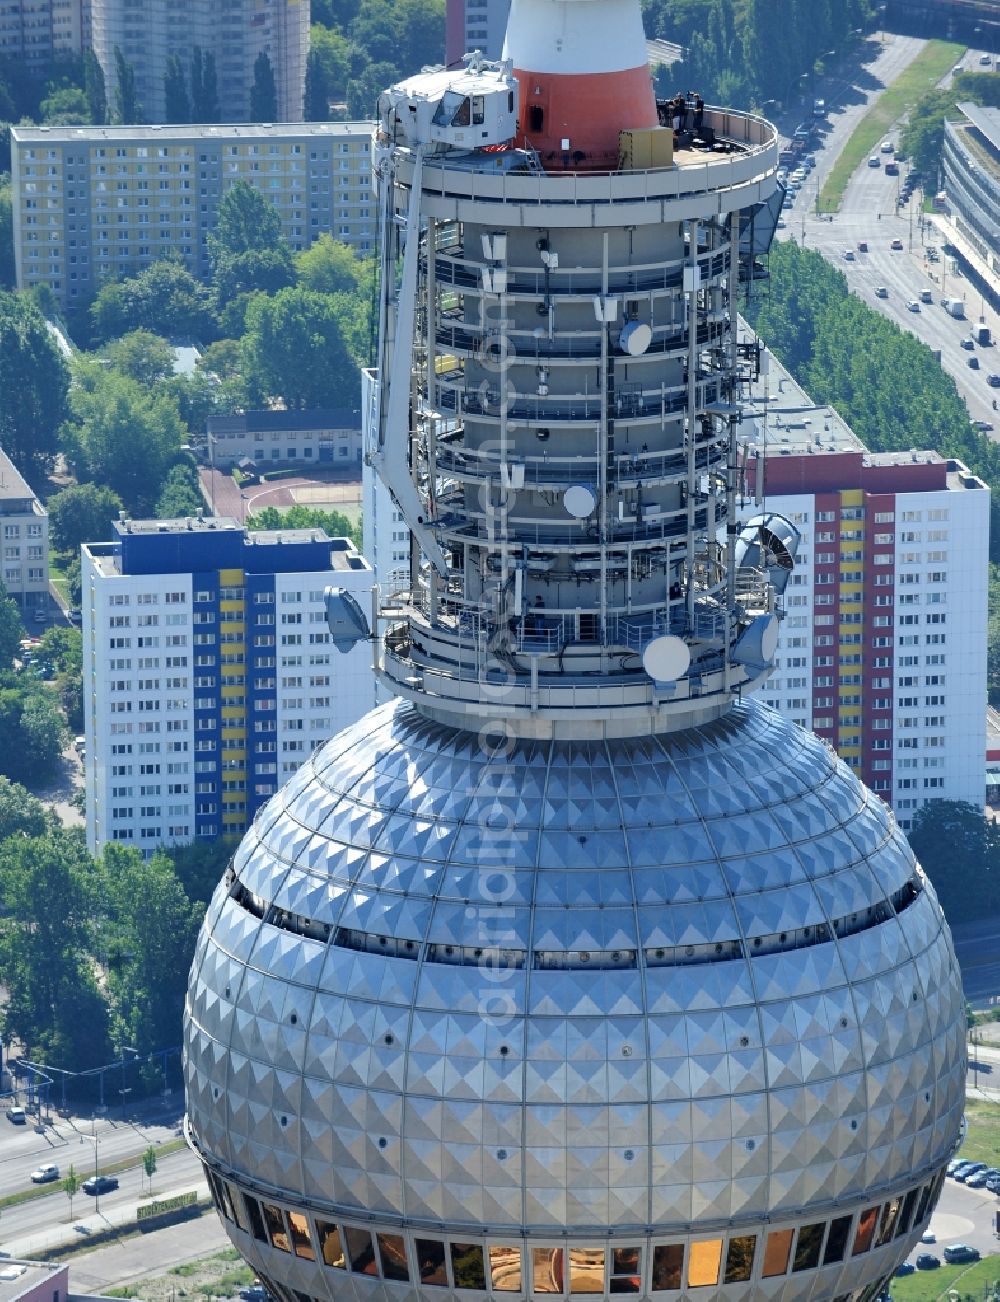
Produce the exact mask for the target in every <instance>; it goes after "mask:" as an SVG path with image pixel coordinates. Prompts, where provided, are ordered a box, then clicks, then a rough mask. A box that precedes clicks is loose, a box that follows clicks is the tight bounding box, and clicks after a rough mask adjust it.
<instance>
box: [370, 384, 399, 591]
mask: <svg viewBox="0 0 1000 1302" xmlns="http://www.w3.org/2000/svg"><path fill="white" fill-rule="evenodd" d="M377 385H378V372H377V371H375V370H367V369H366V370H363V371H362V372H361V439H362V446H363V448H364V450H365V456H364V458H363V461H362V466H361V529H362V534H363V537H362V544H361V550H362V551H363V552H364V555H365V560H366V561H367V562H368V564H369V565H370V566H371V567H372V570H373V571H374V574H375V582H376V583H377V584H378V586H379V591H380V592H381V594H382V596H383V597H386V596H388V595H389V593H391V592H402V591H403V590H404V589H406V588H407V587H408V586H409V582H410V528H409V525H408V524H407V523H406V519H405V517H404V515H403V513H402V511H401V510H400V509H399V506H398V504H397V503H396V502H395V501H394V500H393V496H392V494H391V493H390V492H389V489H388V488H387V487H386V485H385V484H384V483H383V482H382V480H381V479H380V478H379V476H378V475H377V474H376V473H375V468H374V466H373V465H372V458H371V452H372V450H373V449H374V447H375V446H376V443H377V429H376V421H377V409H376V395H377Z"/></svg>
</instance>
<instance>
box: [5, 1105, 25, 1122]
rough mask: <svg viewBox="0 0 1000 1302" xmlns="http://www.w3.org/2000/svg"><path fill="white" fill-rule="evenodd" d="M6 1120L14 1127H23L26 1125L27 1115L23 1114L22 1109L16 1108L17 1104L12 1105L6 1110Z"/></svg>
mask: <svg viewBox="0 0 1000 1302" xmlns="http://www.w3.org/2000/svg"><path fill="white" fill-rule="evenodd" d="M7 1120H8V1121H10V1122H12V1123H13V1125H15V1126H25V1125H27V1123H28V1114H27V1112H25V1110H24V1108H22V1107H18V1105H17V1104H13V1105H12V1106H11V1107H9V1108H8V1109H7Z"/></svg>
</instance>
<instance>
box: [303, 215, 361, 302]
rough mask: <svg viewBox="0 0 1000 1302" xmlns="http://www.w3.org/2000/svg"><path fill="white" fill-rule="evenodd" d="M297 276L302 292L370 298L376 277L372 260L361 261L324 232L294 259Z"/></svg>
mask: <svg viewBox="0 0 1000 1302" xmlns="http://www.w3.org/2000/svg"><path fill="white" fill-rule="evenodd" d="M295 272H296V275H297V277H298V281H299V284H300V285H301V286H302V288H303V289H314V290H315V291H316V292H317V293H318V294H340V293H354V294H357V293H361V294H367V293H368V292H369V289H370V286H371V278H372V276H373V274H374V264H373V262H372V260H371V258H359V257H358V256H357V255H356V254H355V252H354V250H353V249H352V248H351V246H350V245H349V244H342V243H341V242H340V241H339V240H335V239H334V238H333V236H332V235H331V234H329V232H328V231H324V232H323V233H322V234H321V235H320V236H319V238H318V239H317V240H314V241H313V243H312V244H311V245H310V246H309V248H307V249H303V250H302V251H301V252H300V253H296V255H295Z"/></svg>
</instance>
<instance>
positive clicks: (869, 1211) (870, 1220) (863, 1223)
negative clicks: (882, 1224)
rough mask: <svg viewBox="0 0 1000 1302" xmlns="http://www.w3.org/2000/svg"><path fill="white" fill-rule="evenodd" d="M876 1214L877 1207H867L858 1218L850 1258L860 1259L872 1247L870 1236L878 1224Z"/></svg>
mask: <svg viewBox="0 0 1000 1302" xmlns="http://www.w3.org/2000/svg"><path fill="white" fill-rule="evenodd" d="M878 1212H879V1209H878V1208H877V1207H868V1208H866V1209H865V1211H863V1212H862V1213H861V1215H860V1216H859V1217H858V1228H857V1232H856V1234H855V1235H854V1248H853V1249H852V1251H851V1256H852V1257H860V1256H861V1254H862V1253H863V1252H867V1251H868V1249H869V1248H870V1247H871V1246H872V1236H873V1235H874V1233H875V1226H876V1224H877V1222H878Z"/></svg>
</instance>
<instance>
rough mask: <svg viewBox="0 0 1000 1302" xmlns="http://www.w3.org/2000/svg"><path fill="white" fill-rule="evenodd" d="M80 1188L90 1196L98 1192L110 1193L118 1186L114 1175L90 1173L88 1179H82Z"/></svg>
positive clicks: (94, 1195)
mask: <svg viewBox="0 0 1000 1302" xmlns="http://www.w3.org/2000/svg"><path fill="white" fill-rule="evenodd" d="M81 1188H82V1189H83V1192H84V1193H85V1194H90V1196H91V1197H92V1198H94V1197H96V1196H97V1195H98V1194H103V1193H111V1192H112V1191H113V1190H115V1189H117V1188H118V1177H117V1176H116V1175H92V1176H91V1177H90V1179H89V1180H84V1182H83V1184H82V1186H81Z"/></svg>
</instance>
